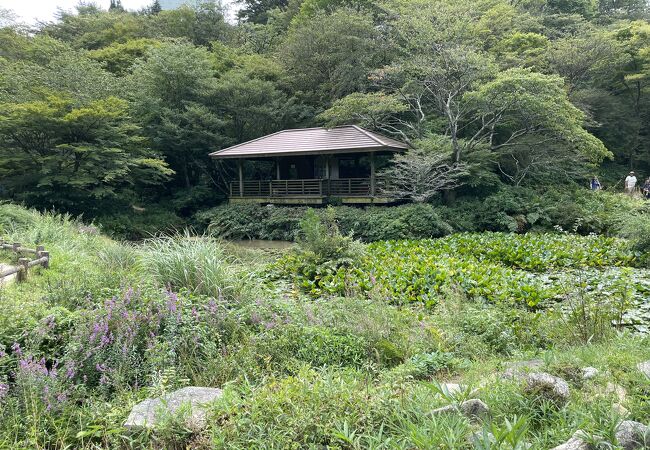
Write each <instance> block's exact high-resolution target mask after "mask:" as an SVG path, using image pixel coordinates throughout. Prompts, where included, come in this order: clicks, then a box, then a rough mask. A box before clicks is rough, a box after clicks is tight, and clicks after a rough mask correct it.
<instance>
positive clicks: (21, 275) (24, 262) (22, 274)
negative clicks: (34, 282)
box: [16, 258, 29, 281]
mask: <svg viewBox="0 0 650 450" xmlns="http://www.w3.org/2000/svg"><path fill="white" fill-rule="evenodd" d="M18 265H19V266H20V270H19V271H18V276H17V277H16V280H17V281H25V280H26V279H27V271H28V270H29V258H18Z"/></svg>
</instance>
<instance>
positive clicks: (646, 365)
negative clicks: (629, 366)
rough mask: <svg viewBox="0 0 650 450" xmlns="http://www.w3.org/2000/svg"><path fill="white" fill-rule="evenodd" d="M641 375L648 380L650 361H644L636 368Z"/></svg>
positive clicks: (649, 376)
mask: <svg viewBox="0 0 650 450" xmlns="http://www.w3.org/2000/svg"><path fill="white" fill-rule="evenodd" d="M636 367H637V368H638V369H639V370H640V371H641V373H642V374H644V375H645V376H646V377H648V378H650V361H644V362H642V363H639V364H638V365H637V366H636Z"/></svg>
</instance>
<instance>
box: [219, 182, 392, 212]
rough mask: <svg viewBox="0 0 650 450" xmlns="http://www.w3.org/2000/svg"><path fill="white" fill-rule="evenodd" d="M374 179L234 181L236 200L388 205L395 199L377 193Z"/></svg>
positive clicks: (234, 200)
mask: <svg viewBox="0 0 650 450" xmlns="http://www.w3.org/2000/svg"><path fill="white" fill-rule="evenodd" d="M373 190H374V189H373V186H372V183H371V179H370V178H340V179H305V180H268V181H267V180H257V181H243V182H242V183H240V182H239V181H233V182H231V183H230V201H231V202H233V203H278V204H298V205H300V204H323V203H325V202H326V199H327V198H336V199H340V201H341V202H342V203H358V204H370V203H378V204H385V203H390V202H391V201H393V200H392V199H387V198H382V197H377V196H376V195H373V192H372V191H373Z"/></svg>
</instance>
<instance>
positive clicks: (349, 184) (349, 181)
mask: <svg viewBox="0 0 650 450" xmlns="http://www.w3.org/2000/svg"><path fill="white" fill-rule="evenodd" d="M348 195H352V178H348Z"/></svg>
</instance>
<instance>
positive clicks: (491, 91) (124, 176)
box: [0, 0, 650, 239]
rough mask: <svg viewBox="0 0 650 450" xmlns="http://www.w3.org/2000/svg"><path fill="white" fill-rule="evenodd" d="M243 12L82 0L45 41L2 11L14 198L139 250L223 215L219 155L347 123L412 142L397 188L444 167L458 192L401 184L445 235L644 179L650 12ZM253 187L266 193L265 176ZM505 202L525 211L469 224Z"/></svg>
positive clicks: (254, 6) (0, 192)
mask: <svg viewBox="0 0 650 450" xmlns="http://www.w3.org/2000/svg"><path fill="white" fill-rule="evenodd" d="M240 6H241V9H240V11H239V21H238V22H237V23H230V22H228V21H226V20H225V19H224V10H223V7H222V5H220V4H219V3H218V2H209V1H208V2H197V3H196V4H195V5H194V6H192V7H181V8H178V9H175V10H161V9H160V8H159V7H157V6H156V5H155V4H152V6H151V7H149V8H144V9H143V10H141V11H126V10H125V9H124V8H122V7H114V8H111V9H109V10H102V9H101V8H99V7H97V6H94V5H92V4H83V5H80V6H79V7H78V8H76V9H75V10H73V11H62V12H60V14H59V16H58V17H57V19H56V20H54V21H52V22H48V23H42V24H38V25H35V26H26V25H22V24H20V23H17V22H16V21H15V20H14V19H12V15H11V12H10V11H7V10H2V12H0V14H2V16H1V19H0V24H1V25H2V28H1V29H0V58H1V59H0V67H1V69H2V70H0V179H1V180H2V181H1V183H0V197H1V198H4V199H11V200H12V201H14V202H21V203H24V204H25V205H27V206H29V207H37V208H41V209H43V208H52V207H54V208H56V209H57V210H58V211H61V212H68V213H72V214H74V215H79V214H83V215H84V217H85V218H86V219H87V220H91V219H92V220H95V222H96V223H101V224H102V225H103V226H104V229H105V230H106V231H111V232H112V233H113V234H114V235H115V236H119V237H126V238H129V239H142V238H145V237H147V236H148V235H150V234H151V233H154V232H156V231H158V230H164V229H167V230H169V229H176V228H182V227H183V226H184V225H187V224H191V225H193V226H196V224H197V223H198V222H205V221H198V220H195V218H194V216H195V215H196V214H197V213H200V214H201V213H204V212H205V211H206V210H208V209H209V208H211V207H214V206H217V205H219V204H220V203H222V202H223V201H224V199H225V195H226V193H227V189H226V182H227V181H228V180H229V179H230V178H232V177H233V176H234V174H235V169H234V167H233V166H232V165H231V164H230V163H223V164H214V162H212V161H210V160H209V158H208V153H209V152H211V151H214V150H216V149H219V148H223V147H225V146H228V145H232V144H237V143H240V142H243V141H246V140H248V139H253V138H256V137H259V136H262V135H265V134H267V133H270V132H274V131H278V130H280V129H284V128H288V127H304V126H317V125H327V126H333V125H337V124H343V123H345V124H349V123H354V124H359V125H362V126H365V127H368V128H369V129H372V130H376V131H380V132H383V133H387V134H389V135H391V136H394V137H397V138H399V139H403V140H405V141H407V142H409V143H410V144H411V145H412V146H413V151H412V152H411V153H409V154H408V155H407V156H406V157H404V158H402V160H400V161H398V164H397V165H396V166H395V167H399V168H401V169H400V170H401V171H398V172H400V173H392V174H391V173H387V174H386V175H387V176H392V177H393V178H395V179H394V180H393V181H396V180H399V179H401V180H402V181H404V180H407V181H408V180H409V179H414V177H412V176H410V175H409V173H412V172H413V171H414V170H415V171H418V170H420V169H421V168H422V167H423V164H424V166H426V167H428V165H430V163H431V161H435V162H436V164H437V165H438V166H439V167H438V166H437V167H438V168H437V170H433V171H431V170H429V169H427V172H428V173H430V174H436V176H435V177H434V178H435V180H438V181H440V180H443V179H448V181H449V182H445V183H441V184H440V185H438V184H436V183H425V185H422V186H416V185H408V186H405V185H403V184H404V183H397V182H394V183H392V184H391V185H392V186H393V188H396V189H397V188H399V190H400V196H403V197H405V198H409V199H412V200H414V201H417V202H422V203H425V204H426V203H430V204H433V205H434V206H437V207H440V208H443V209H444V208H452V213H453V214H449V215H447V216H445V214H443V213H442V212H440V211H436V213H437V214H438V215H440V216H441V217H442V218H443V219H449V217H455V216H456V213H458V212H468V214H461V216H462V218H463V219H468V220H467V221H465V220H464V221H463V222H462V224H458V223H457V222H458V220H454V221H453V222H455V223H451V222H450V224H451V225H452V226H453V227H454V228H455V229H458V228H460V227H461V226H462V227H465V228H473V229H479V230H482V229H489V230H494V231H496V230H500V229H508V230H511V229H513V228H514V227H520V228H523V229H525V228H526V227H527V226H530V225H534V224H537V225H544V224H549V223H550V224H552V225H555V224H557V223H558V221H557V220H555V223H553V222H554V220H550V221H545V220H543V219H544V217H541V218H540V219H537V217H538V215H540V212H538V211H536V209H537V208H538V205H540V204H541V205H542V207H544V206H547V205H552V204H553V202H552V201H548V200H547V198H546V197H548V196H549V195H550V196H553V201H557V202H559V203H560V204H562V205H563V206H565V207H569V204H570V203H571V202H572V199H574V198H576V197H578V200H577V203H579V204H580V205H584V206H585V207H589V206H595V203H596V202H591V201H589V200H587V199H584V198H583V197H584V195H583V194H584V193H576V191H580V189H582V188H584V187H586V186H587V183H588V180H589V177H590V176H591V175H593V174H598V175H600V177H601V181H602V182H603V184H604V187H605V188H606V189H608V190H611V191H616V190H620V189H621V187H622V184H621V182H620V180H621V178H622V176H624V174H625V173H627V171H629V170H630V169H632V170H636V171H637V173H639V174H640V175H641V176H642V177H643V178H645V176H646V175H647V174H648V171H650V159H649V157H650V156H649V155H650V153H649V150H648V149H649V148H650V146H649V145H650V144H649V143H648V135H649V133H648V129H647V125H648V123H650V120H648V111H649V110H650V109H649V107H650V101H649V100H648V99H649V98H650V97H648V95H647V94H648V92H647V91H648V83H647V80H648V75H649V72H648V70H649V67H650V60H649V59H648V58H649V55H650V51H649V49H650V43H649V41H648V27H649V25H648V7H647V4H646V2H645V1H643V0H625V1H620V2H618V1H617V2H610V1H606V0H601V1H583V0H571V1H556V0H539V1H537V0H535V1H521V2H511V1H506V0H463V1H457V0H454V1H446V0H441V1H436V2H428V1H422V2H413V1H408V2H406V1H400V0H382V1H376V2H374V1H366V0H359V1H339V0H331V1H330V0H327V1H325V0H290V1H285V0H282V1H257V0H243V1H242V2H240ZM434 24H435V25H434ZM444 168H448V170H446V169H444ZM402 169H403V170H402ZM404 170H406V171H407V172H405V173H403V172H404ZM245 171H246V176H247V177H250V178H251V179H255V178H258V177H261V178H263V177H264V176H265V174H266V171H268V167H266V166H265V165H264V164H260V163H250V164H247V165H246V167H245ZM409 171H410V172H409ZM423 179H424V178H423ZM434 185H435V186H434ZM451 188H453V189H451ZM441 190H443V191H444V192H442V193H441V192H440V191H441ZM522 192H525V194H522ZM551 192H552V193H551ZM505 200H512V201H513V202H514V204H513V203H510V204H509V205H508V206H509V207H513V208H514V209H519V210H521V211H522V212H521V213H520V212H518V211H513V212H508V211H499V212H500V213H503V214H502V215H501V216H500V217H496V219H497V220H494V219H495V217H490V216H488V217H474V218H473V217H472V215H471V214H470V213H471V212H473V211H474V210H475V209H476V205H477V203H488V204H489V203H490V202H501V201H505ZM585 203H589V204H591V205H586V204H585ZM217 213H218V214H219V215H221V214H224V215H226V216H228V215H229V213H227V212H225V211H222V210H217ZM387 214H390V213H387ZM393 214H398V213H396V212H395V213H393ZM495 215H496V213H495ZM558 215H559V216H562V213H560V214H558ZM506 216H509V217H506ZM515 216H517V217H515ZM519 216H521V217H519ZM582 216H583V217H585V218H586V217H587V216H589V217H590V218H591V215H590V214H583V215H582ZM522 218H523V219H524V220H523V221H522V220H521V219H522ZM554 219H557V218H554ZM219 220H222V219H221V218H217V221H219ZM407 221H408V220H407ZM447 221H448V222H449V220H447ZM342 222H344V221H342ZM469 222H472V223H469ZM206 225H207V224H206ZM342 226H345V225H344V224H343V223H342ZM565 228H567V227H565ZM445 231H446V227H442V228H441V227H437V228H435V229H434V230H432V231H427V232H426V233H424V236H413V237H428V236H427V235H436V234H444V233H445ZM466 231H469V229H468V230H466ZM584 231H585V232H588V231H587V230H584ZM597 231H599V232H602V231H604V230H602V229H601V230H597ZM272 233H273V232H264V233H260V234H272ZM401 233H402V234H404V232H401ZM398 234H400V232H399V231H395V232H393V234H392V235H391V234H390V233H389V234H388V235H380V236H367V237H365V238H366V239H390V238H394V237H398V236H397V235H398ZM281 237H284V236H281ZM404 237H409V236H404Z"/></svg>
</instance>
